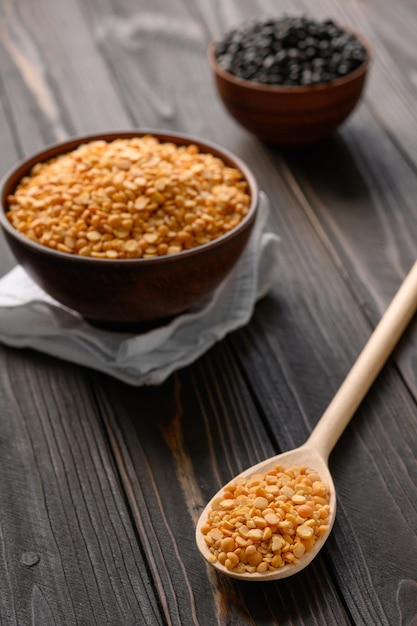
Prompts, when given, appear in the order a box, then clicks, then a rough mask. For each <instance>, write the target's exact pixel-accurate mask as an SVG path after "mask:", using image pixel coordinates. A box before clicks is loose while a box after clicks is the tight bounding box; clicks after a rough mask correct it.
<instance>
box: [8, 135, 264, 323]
mask: <svg viewBox="0 0 417 626" xmlns="http://www.w3.org/2000/svg"><path fill="white" fill-rule="evenodd" d="M145 134H151V135H153V136H154V137H157V138H158V139H159V140H160V141H168V142H173V143H175V144H177V145H178V144H181V145H184V144H191V143H193V144H196V145H197V146H198V147H199V149H200V151H202V152H207V153H208V152H209V153H212V154H214V155H215V156H218V157H220V158H222V159H223V160H224V162H225V163H226V164H228V165H229V166H232V167H236V168H238V169H239V170H240V171H241V172H242V174H243V176H244V178H245V179H246V181H247V183H248V186H249V192H250V195H251V205H250V210H249V212H248V214H247V215H246V217H245V218H244V219H243V220H242V222H240V224H238V225H237V226H236V227H235V228H234V229H232V230H231V231H230V232H229V233H227V234H225V235H222V236H221V237H219V238H218V239H215V240H213V241H211V242H210V243H207V244H204V245H201V246H199V247H196V248H193V249H190V250H186V251H183V252H180V253H178V254H171V255H167V256H160V257H155V258H152V259H144V258H138V259H119V260H112V259H97V258H91V257H81V256H76V255H73V254H67V253H64V252H59V251H56V250H54V249H51V248H47V247H46V246H42V245H40V244H37V243H35V242H33V241H31V240H30V239H28V238H26V237H25V236H24V235H22V234H21V233H19V232H18V231H17V230H16V229H15V228H14V227H13V226H12V225H11V224H10V222H9V220H8V219H7V217H6V215H5V212H6V211H7V201H6V199H7V197H8V195H9V194H11V193H13V191H14V189H15V187H16V186H17V184H18V183H19V181H20V179H21V178H22V177H23V176H25V175H26V174H28V173H29V171H30V170H31V168H32V167H33V166H34V165H35V164H36V163H40V162H44V161H47V160H49V159H51V158H52V157H54V156H57V155H59V154H62V153H65V152H69V151H71V150H74V149H75V148H76V147H77V146H79V145H80V144H82V143H85V142H88V141H94V140H97V139H103V140H106V141H111V140H113V139H116V138H118V137H122V138H126V137H132V136H142V135H145ZM1 202H2V208H1V210H0V224H1V227H2V229H3V231H4V234H5V237H6V240H7V242H8V244H9V246H10V248H11V250H12V252H13V253H14V256H15V257H16V259H17V261H18V262H19V263H20V264H21V265H22V266H23V267H24V269H25V270H26V271H27V273H28V274H29V275H30V276H31V277H32V279H33V280H34V281H35V282H36V283H38V284H39V285H40V286H41V287H42V288H43V289H44V290H45V291H46V292H47V293H48V294H49V295H51V296H52V297H53V298H55V299H56V300H58V301H59V302H61V303H62V304H64V305H65V306H67V307H69V308H70V309H73V310H75V311H77V312H78V313H80V314H81V316H83V317H84V318H86V319H87V320H88V321H90V322H91V323H94V324H96V325H100V326H105V327H109V328H113V329H115V330H118V329H121V330H124V329H127V328H131V327H136V326H138V327H142V325H143V327H148V325H156V324H159V323H162V322H163V321H165V320H166V319H169V318H172V317H173V316H175V315H177V314H179V313H181V312H183V311H186V310H187V309H189V308H190V307H191V306H192V305H195V304H196V303H198V302H200V301H201V300H202V299H203V298H205V297H206V296H208V295H209V294H210V293H212V292H213V290H214V289H215V288H216V287H217V286H218V285H219V284H220V282H221V281H222V280H223V279H224V278H225V277H226V275H227V274H228V273H229V272H230V270H231V269H232V267H233V266H234V265H235V263H236V262H237V260H238V258H239V257H240V255H241V253H242V251H243V250H244V248H245V246H246V243H247V241H248V239H249V235H250V233H251V230H252V227H253V225H254V222H255V218H256V215H257V209H258V186H257V183H256V181H255V178H254V176H253V175H252V173H251V172H250V170H249V169H248V167H247V166H246V165H245V164H244V163H243V162H242V161H241V160H240V159H238V158H237V157H236V156H234V155H232V154H231V153H229V152H228V151H227V150H224V149H222V148H220V147H218V146H216V145H214V144H211V143H207V142H203V141H200V140H198V139H196V138H195V137H191V136H187V135H181V134H170V133H166V132H158V131H154V130H146V131H144V130H141V131H140V132H118V133H106V134H100V135H89V136H84V137H78V138H75V139H72V140H70V141H66V142H64V143H60V144H56V145H54V146H52V147H49V148H47V149H46V150H44V151H42V152H39V153H38V154H35V155H34V156H32V157H31V158H29V159H27V160H25V161H23V162H22V163H20V164H19V165H17V166H16V167H15V168H14V169H13V170H12V171H11V172H10V173H9V174H7V175H6V176H5V178H4V179H3V180H2V182H1Z"/></svg>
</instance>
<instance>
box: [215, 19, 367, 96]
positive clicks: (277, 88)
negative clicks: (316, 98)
mask: <svg viewBox="0 0 417 626" xmlns="http://www.w3.org/2000/svg"><path fill="white" fill-rule="evenodd" d="M333 21H334V22H335V24H337V25H338V27H339V28H342V29H343V30H344V31H346V32H348V33H351V34H352V35H354V36H355V37H356V38H357V39H358V41H360V43H361V44H362V45H363V46H364V48H365V50H366V59H365V60H364V61H363V62H362V63H361V64H360V65H359V67H357V68H356V69H355V70H353V71H352V72H349V74H346V75H345V76H340V77H339V78H335V79H333V80H331V81H329V82H327V83H324V82H322V83H317V84H315V85H265V84H263V83H257V82H256V81H254V80H246V79H244V78H239V77H238V76H235V75H234V74H231V73H230V72H227V71H226V70H224V69H223V68H221V67H220V65H219V64H218V62H217V59H216V55H215V49H216V46H217V44H218V43H220V40H213V41H211V42H210V43H209V45H208V48H207V57H208V61H209V64H210V67H211V69H212V70H213V72H214V73H215V74H218V75H219V76H220V77H222V78H224V80H226V81H227V82H229V83H231V84H232V85H235V86H237V87H243V88H247V89H251V90H253V91H258V92H263V93H270V94H280V93H282V94H287V93H288V94H297V93H299V94H304V93H312V92H316V91H325V90H326V89H330V88H332V87H338V86H342V85H346V84H347V83H350V82H351V81H353V80H355V79H357V78H358V77H360V76H361V75H363V74H365V73H366V71H367V69H368V66H369V64H370V62H371V58H372V56H371V47H370V45H369V43H368V41H367V40H366V39H365V38H364V37H363V36H362V35H361V34H360V33H358V32H357V31H356V30H354V29H353V28H350V27H349V26H345V25H344V24H341V23H339V22H336V21H335V20H333Z"/></svg>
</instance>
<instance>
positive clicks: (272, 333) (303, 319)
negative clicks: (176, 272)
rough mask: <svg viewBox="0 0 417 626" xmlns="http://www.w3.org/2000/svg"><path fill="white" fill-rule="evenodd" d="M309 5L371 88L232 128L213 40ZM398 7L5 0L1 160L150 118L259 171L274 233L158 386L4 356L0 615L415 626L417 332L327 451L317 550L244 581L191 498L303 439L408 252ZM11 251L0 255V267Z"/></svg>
mask: <svg viewBox="0 0 417 626" xmlns="http://www.w3.org/2000/svg"><path fill="white" fill-rule="evenodd" d="M277 8H278V9H279V11H282V12H284V11H287V12H292V11H295V10H300V11H309V12H310V13H311V12H312V11H314V13H315V14H316V15H317V16H326V17H327V16H329V15H331V16H334V17H336V18H338V19H339V20H340V21H342V22H344V23H347V24H351V25H352V26H353V27H354V28H357V29H358V30H359V31H361V32H362V33H363V34H364V35H365V37H366V38H367V39H368V41H369V42H370V44H371V47H372V49H373V60H372V65H371V73H370V80H369V83H368V85H367V88H366V92H365V98H364V100H363V101H362V103H361V104H360V106H359V107H358V109H357V110H356V111H355V113H354V114H353V115H352V116H351V117H350V118H349V120H348V121H347V122H346V124H344V125H343V127H342V128H341V129H340V131H339V132H338V134H337V135H336V136H335V137H334V138H332V139H331V140H329V141H327V142H326V143H322V144H320V145H318V146H315V147H312V148H309V149H304V150H303V151H302V152H297V153H294V152H286V151H282V150H278V149H275V148H271V147H268V146H267V145H265V144H263V143H261V142H260V141H258V140H257V139H255V138H254V137H253V136H251V135H250V134H249V133H247V132H245V131H244V130H243V129H242V128H240V127H239V126H238V125H237V124H236V123H235V122H234V121H233V120H232V119H231V118H230V117H229V116H228V114H227V113H226V111H225V110H224V108H223V107H222V105H221V103H220V100H219V98H218V96H217V94H216V92H215V88H214V83H213V80H212V76H211V74H210V69H209V67H208V63H207V60H206V56H205V51H206V46H207V44H208V42H209V41H210V40H211V39H212V38H215V37H219V36H220V35H221V33H222V32H224V31H225V30H227V29H228V28H230V27H232V26H234V25H235V24H238V23H239V22H240V21H242V20H244V19H247V18H249V17H251V16H252V15H254V14H256V13H257V14H259V13H263V14H276V13H277ZM416 22H417V12H416V10H415V7H413V5H412V3H409V2H407V1H406V0H401V2H400V3H399V5H398V6H397V5H396V6H395V7H394V5H393V6H386V5H385V4H383V3H381V2H378V1H377V0H366V2H362V3H357V2H353V1H349V2H344V3H336V2H335V1H334V0H316V1H315V3H314V7H312V5H311V3H309V2H306V1H305V0H304V1H302V0H297V1H296V2H289V0H288V1H283V2H281V3H280V5H279V7H277V4H276V3H275V2H273V1H272V0H256V1H254V0H250V1H249V0H229V1H228V2H222V1H221V0H216V1H213V0H175V2H167V0H152V2H151V1H150V0H143V1H142V2H140V3H139V2H137V0H118V2H113V1H112V0H85V1H83V2H81V1H80V0H68V2H65V3H57V2H54V0H37V2H36V3H33V2H30V0H19V2H17V1H13V0H3V2H2V3H1V4H0V78H1V80H0V142H1V148H2V149H1V150H0V169H1V174H2V173H3V172H5V171H6V169H7V168H8V167H9V166H11V165H12V164H13V163H14V162H15V161H16V160H17V159H18V158H21V157H23V156H26V155H28V154H29V153H31V152H33V151H35V150H39V149H41V148H43V147H44V146H45V145H46V144H48V143H50V142H53V141H57V140H60V139H63V138H66V137H68V136H71V135H76V134H81V133H86V132H94V131H96V130H100V131H101V130H109V131H110V130H113V129H127V130H128V129H129V128H134V127H138V126H139V127H142V128H143V127H146V128H161V129H168V130H169V129H171V130H176V131H183V132H188V133H192V134H195V135H198V136H200V137H202V138H204V139H207V140H211V141H216V142H218V143H220V144H222V145H223V146H224V147H226V148H228V149H229V150H232V151H234V152H235V153H236V154H238V155H239V156H240V157H241V158H242V159H244V160H245V161H246V163H247V164H248V165H249V166H250V167H251V168H252V169H253V171H254V173H255V175H256V177H257V179H258V182H259V184H260V187H261V188H262V189H263V190H264V191H265V192H266V193H267V195H268V196H269V198H270V202H271V212H270V219H269V224H270V227H271V229H273V230H274V231H276V232H277V233H278V234H279V235H280V237H281V258H280V263H279V267H277V276H276V283H275V285H274V287H273V289H272V291H271V294H270V295H268V296H267V297H266V298H264V299H263V300H262V301H261V302H260V303H259V304H258V306H257V308H256V311H255V313H254V315H253V318H252V320H251V322H250V324H248V325H247V326H246V327H245V328H244V329H241V330H239V331H238V332H236V333H234V334H233V335H231V336H229V337H227V338H226V339H225V340H223V341H222V342H221V343H219V344H218V345H216V346H215V347H214V348H213V349H212V350H211V351H210V352H209V353H207V354H206V355H205V356H204V357H203V358H201V359H200V360H199V361H198V362H197V363H195V364H193V365H191V366H190V367H188V368H185V369H184V370H182V371H180V372H179V373H177V374H175V375H174V376H172V377H171V378H170V379H169V380H168V381H166V383H164V384H163V385H161V386H160V387H156V388H145V389H140V388H139V389H138V388H134V387H128V386H126V385H123V384H122V383H119V382H117V381H115V380H111V379H109V378H108V377H106V376H104V375H100V374H98V373H96V372H91V371H88V370H86V369H83V368H79V367H74V366H71V365H69V364H66V363H63V362H60V361H57V360H53V359H50V358H47V357H44V356H41V355H39V354H35V353H32V352H29V351H14V350H10V349H6V348H1V350H0V406H1V407H2V410H1V412H0V471H1V475H2V479H1V481H0V503H1V504H0V588H1V593H0V623H1V624H2V626H9V624H10V625H15V624H19V626H20V624H24V625H25V626H26V624H40V623H43V624H46V625H48V626H49V624H57V625H59V626H61V625H63V624H65V626H66V625H67V624H68V625H72V624H85V625H87V624H88V626H90V624H100V626H101V624H109V625H111V626H130V625H133V624H134V625H139V626H142V625H143V626H148V625H149V626H152V625H153V624H155V625H162V624H174V625H179V626H194V625H200V626H212V625H213V626H214V625H219V626H225V625H226V624H233V625H235V626H246V625H251V626H253V625H255V624H256V625H261V624H262V625H272V624H278V625H279V626H283V625H287V624H288V625H289V624H297V625H307V626H310V625H320V626H321V625H322V624H326V625H329V626H330V625H338V626H339V625H341V624H346V625H347V624H349V625H352V624H355V625H359V626H370V625H373V624H375V625H378V626H379V625H381V626H397V625H398V626H411V625H412V624H414V622H415V620H416V616H417V606H416V597H417V593H416V589H417V587H416V585H417V578H416V571H417V566H416V563H417V541H416V537H417V524H416V519H417V516H416V502H417V464H416V458H417V437H416V423H417V405H416V400H417V374H416V372H417V368H416V354H417V352H416V351H417V326H416V323H415V322H414V324H412V325H411V326H410V328H409V330H408V331H407V333H406V335H405V337H404V339H403V341H402V342H400V345H399V347H398V349H397V350H396V351H395V353H394V355H393V358H392V359H391V360H390V361H389V363H388V364H387V366H386V367H385V368H384V370H383V372H382V374H381V376H380V377H379V379H378V381H377V382H376V384H375V385H374V387H373V388H372V390H371V391H370V393H369V395H368V396H367V398H366V400H365V401H364V403H363V405H362V406H361V407H360V410H359V411H358V413H357V415H356V416H355V418H354V420H353V422H352V424H351V425H350V426H349V427H348V428H347V430H346V432H345V433H344V435H343V437H342V439H341V440H340V442H339V444H338V445H337V447H336V449H335V451H334V453H333V454H332V456H331V468H332V470H333V471H334V475H335V483H336V487H337V490H338V494H339V502H338V507H339V508H338V514H337V520H336V524H335V528H334V531H333V534H332V536H331V539H330V540H329V543H328V545H327V546H326V548H325V549H324V550H323V552H322V553H321V554H320V557H319V558H318V560H317V562H315V563H314V564H313V565H311V566H310V567H309V568H308V569H306V570H305V571H304V572H303V573H301V574H300V575H299V576H297V577H296V578H294V579H288V580H286V581H283V582H280V583H272V584H271V583H268V584H262V585H258V584H243V583H241V584H239V583H237V582H236V581H231V580H228V579H225V578H224V577H221V576H217V575H215V574H214V572H212V571H211V569H210V568H208V567H207V566H206V565H205V564H204V562H203V561H202V560H201V558H200V557H199V555H198V554H197V550H196V548H195V545H194V539H193V535H194V524H195V521H196V519H197V517H198V514H199V512H200V511H201V509H202V507H203V505H204V503H205V502H206V500H207V499H208V498H209V497H210V496H211V495H212V494H213V493H214V492H215V491H216V490H217V489H218V488H219V486H220V485H221V484H222V483H223V482H226V481H227V480H229V478H231V477H232V476H233V475H234V474H235V473H237V472H239V471H240V470H242V469H244V468H245V467H246V466H248V465H250V464H252V463H254V462H255V461H257V460H260V459H262V458H264V457H266V456H268V455H270V454H274V453H276V452H278V451H280V450H285V449H288V448H289V447H291V446H293V445H298V444H301V443H303V442H304V440H305V439H306V438H307V436H308V434H309V432H310V431H311V429H312V427H313V426H314V424H315V423H316V421H317V420H318V419H319V417H320V415H321V413H322V412H323V410H324V409H325V408H326V406H327V404H328V402H329V401H330V399H331V397H332V396H333V394H334V392H335V391H336V390H337V388H338V386H339V385H340V383H341V382H342V380H343V378H344V376H345V375H346V373H347V372H348V370H349V368H350V366H351V364H352V363H353V361H354V359H355V358H356V356H357V354H358V353H359V351H360V349H361V348H362V346H363V344H364V343H365V341H366V339H367V338H368V336H369V334H370V333H371V330H372V328H373V327H374V326H375V325H376V323H377V321H378V319H379V318H380V316H381V315H382V312H383V311H384V310H385V308H386V306H387V304H388V302H389V301H390V299H391V297H392V296H393V295H394V293H395V291H396V289H397V288H398V286H399V284H400V282H401V280H402V279H403V278H404V276H405V274H406V272H407V271H408V269H409V268H410V267H411V265H412V263H413V261H414V259H415V257H416V246H417V244H416V237H415V233H416V226H417V224H416V220H417V211H416V207H415V197H416V191H417V175H416V172H417V170H416V166H417V135H416V133H415V132H414V129H415V127H416V110H415V95H416V84H417V82H416V74H415V52H416V46H415V26H416ZM12 264H13V259H12V257H11V255H10V253H9V251H8V250H7V249H6V248H5V247H4V245H0V275H3V274H4V273H5V272H6V271H8V269H10V267H11V266H12Z"/></svg>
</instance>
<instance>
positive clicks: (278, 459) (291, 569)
mask: <svg viewBox="0 0 417 626" xmlns="http://www.w3.org/2000/svg"><path fill="white" fill-rule="evenodd" d="M276 465H283V466H284V467H292V466H294V465H297V466H299V465H307V466H308V467H310V468H314V470H315V471H316V472H317V474H319V475H320V478H321V480H322V481H323V482H324V483H327V485H328V486H329V492H330V502H329V504H330V512H329V518H328V522H327V523H328V530H327V532H326V534H324V535H322V536H321V537H318V538H317V540H316V542H315V544H314V546H313V548H312V549H311V550H309V551H308V552H305V554H304V556H303V557H301V558H300V559H298V562H296V563H288V564H287V565H284V566H283V567H280V568H279V569H274V570H270V571H267V572H262V573H259V572H254V573H248V572H243V573H242V572H237V571H233V570H229V569H227V568H226V567H225V566H224V565H222V564H221V563H220V562H216V563H212V561H211V560H210V559H211V557H212V556H213V555H212V553H211V552H210V549H209V547H208V545H207V544H206V542H205V541H204V535H203V533H202V532H201V527H202V526H203V524H204V523H205V521H206V519H207V517H208V514H209V511H210V509H211V505H212V503H213V501H214V500H216V499H217V498H218V497H219V496H221V495H222V493H223V489H220V490H219V491H218V492H217V493H216V495H215V496H213V498H212V499H211V500H210V502H209V503H208V504H207V506H206V507H205V509H204V510H203V512H202V514H201V516H200V518H199V520H198V523H197V528H196V542H197V546H198V549H199V550H200V552H201V554H202V555H203V557H204V558H205V559H206V560H207V561H208V562H209V563H210V564H211V565H214V566H215V567H216V568H217V569H218V570H219V571H221V572H223V573H224V574H227V575H229V576H232V577H233V578H240V579H242V580H263V581H266V580H277V579H279V578H286V577H287V576H292V575H293V574H296V573H297V572H299V571H300V570H302V569H304V568H305V567H307V565H308V564H309V563H311V561H312V560H313V559H314V558H315V557H316V556H317V554H318V553H319V552H320V550H321V548H322V547H323V545H324V544H325V542H326V539H327V537H328V536H329V534H330V532H331V530H332V527H333V524H334V520H335V518H336V490H335V486H334V483H333V479H332V475H331V473H330V471H329V468H328V465H327V462H326V460H325V459H324V458H323V457H322V455H321V453H320V452H319V451H318V450H317V449H316V448H314V447H312V446H310V445H309V444H308V442H306V443H305V444H304V445H302V446H300V447H299V448H295V449H294V450H288V452H283V453H282V454H277V455H276V456H273V457H271V458H269V459H266V460H265V461H261V462H260V463H257V465H253V466H252V467H250V468H248V469H246V470H245V471H244V472H242V473H241V474H239V475H238V476H236V478H240V477H242V478H247V477H248V476H251V475H252V474H264V473H265V474H266V473H267V472H269V471H270V470H272V469H274V467H276Z"/></svg>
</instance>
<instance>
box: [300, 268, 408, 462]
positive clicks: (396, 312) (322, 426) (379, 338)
mask: <svg viewBox="0 0 417 626" xmlns="http://www.w3.org/2000/svg"><path fill="white" fill-rule="evenodd" d="M416 309H417V261H416V262H415V263H414V265H413V267H412V268H411V270H410V271H409V273H408V275H407V277H406V278H405V280H404V282H403V283H402V285H401V287H400V288H399V290H398V291H397V293H396V295H395V296H394V298H393V300H392V302H391V304H390V305H389V306H388V308H387V310H386V312H385V313H384V315H383V316H382V318H381V320H380V322H379V324H378V325H377V327H376V328H375V330H374V332H373V333H372V335H371V336H370V338H369V340H368V342H367V343H366V345H365V347H364V348H363V350H362V352H361V353H360V354H359V357H358V359H357V360H356V362H355V364H354V365H353V367H352V369H351V370H350V372H349V374H348V375H347V377H346V378H345V380H344V381H343V383H342V385H341V387H340V388H339V390H338V391H337V393H336V395H335V396H334V398H333V400H332V401H331V402H330V404H329V406H328V407H327V409H326V411H325V412H324V413H323V415H322V417H321V419H320V420H319V422H318V423H317V425H316V427H315V428H314V430H313V432H312V433H311V435H310V437H309V438H308V440H307V442H306V445H308V446H312V447H314V448H316V449H317V450H318V451H319V452H320V453H321V455H322V457H323V458H324V459H326V460H327V458H328V456H329V454H330V452H331V451H332V449H333V447H334V446H335V445H336V443H337V441H338V439H339V437H340V435H341V434H342V432H343V431H344V429H345V428H346V426H347V425H348V423H349V421H350V420H351V418H352V416H353V415H354V413H355V411H356V409H357V408H358V406H359V404H360V403H361V402H362V400H363V398H364V397H365V395H366V393H367V391H368V390H369V388H370V386H371V385H372V383H373V382H374V380H375V378H376V377H377V375H378V374H379V372H380V370H381V369H382V366H383V365H384V363H385V362H386V360H387V359H388V357H389V355H390V354H391V352H392V350H393V349H394V347H395V345H396V344H397V342H398V340H399V339H400V337H401V335H402V333H403V332H404V330H405V328H406V327H407V325H408V323H409V322H410V320H411V318H412V317H413V315H414V313H415V311H416Z"/></svg>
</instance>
